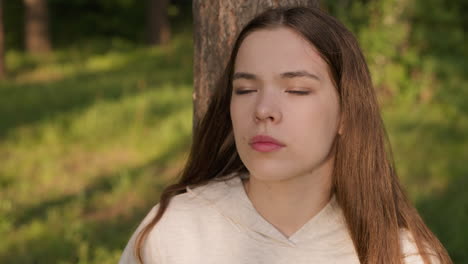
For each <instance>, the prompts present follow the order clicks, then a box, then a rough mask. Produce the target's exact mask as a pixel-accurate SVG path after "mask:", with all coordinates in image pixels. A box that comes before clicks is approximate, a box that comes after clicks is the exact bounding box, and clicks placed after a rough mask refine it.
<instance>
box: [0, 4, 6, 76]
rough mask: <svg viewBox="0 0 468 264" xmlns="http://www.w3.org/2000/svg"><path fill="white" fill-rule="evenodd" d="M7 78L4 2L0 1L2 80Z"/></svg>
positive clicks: (0, 73)
mask: <svg viewBox="0 0 468 264" xmlns="http://www.w3.org/2000/svg"><path fill="white" fill-rule="evenodd" d="M4 78H5V32H4V31H3V0H0V80H2V79H4Z"/></svg>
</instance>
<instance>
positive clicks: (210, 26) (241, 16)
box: [192, 0, 319, 129]
mask: <svg viewBox="0 0 468 264" xmlns="http://www.w3.org/2000/svg"><path fill="white" fill-rule="evenodd" d="M292 5H294V6H298V5H300V6H311V7H317V6H318V5H319V1H318V0H257V1H251V0H232V1H219V0H194V1H193V5H192V11H193V20H194V33H193V39H194V60H193V61H194V68H193V73H194V92H193V105H194V116H193V122H194V126H195V125H196V124H197V122H198V120H200V119H201V118H202V117H203V115H204V114H205V112H206V109H207V107H208V103H209V99H210V97H211V95H212V93H213V91H214V89H215V83H216V81H217V80H218V78H219V77H220V75H221V72H222V70H223V69H224V67H225V65H226V63H227V60H228V56H229V52H230V50H231V47H232V45H233V42H234V39H235V37H236V36H237V34H238V33H239V31H240V30H241V29H242V27H243V26H244V25H245V24H246V23H247V22H248V21H249V20H250V19H252V18H253V17H254V16H255V15H257V14H259V13H261V12H263V11H265V10H266V9H267V8H270V7H279V6H292ZM194 129H196V128H195V127H194Z"/></svg>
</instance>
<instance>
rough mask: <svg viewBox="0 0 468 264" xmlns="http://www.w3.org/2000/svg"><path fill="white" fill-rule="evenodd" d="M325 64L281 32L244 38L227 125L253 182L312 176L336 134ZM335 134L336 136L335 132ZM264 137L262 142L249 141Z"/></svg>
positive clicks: (299, 41)
mask: <svg viewBox="0 0 468 264" xmlns="http://www.w3.org/2000/svg"><path fill="white" fill-rule="evenodd" d="M327 67H328V66H327V64H326V63H325V61H324V60H323V59H322V58H321V57H320V56H319V54H318V53H317V51H316V50H315V48H314V47H313V46H312V45H310V44H309V43H308V42H307V41H306V40H304V39H302V38H301V36H300V35H299V34H298V33H295V32H294V31H292V30H290V29H288V28H285V27H282V28H277V29H268V30H266V29H265V30H259V31H255V32H253V33H250V34H249V35H248V36H247V37H246V38H245V39H244V41H243V42H242V44H241V46H240V48H239V52H238V54H237V57H236V60H235V67H234V75H233V83H232V86H233V90H232V97H231V98H232V99H231V105H230V109H231V120H232V125H233V130H234V138H235V143H236V147H237V150H238V153H239V156H240V158H241V160H242V162H243V163H244V165H245V166H246V167H247V169H248V170H249V172H250V174H251V175H252V176H253V177H256V178H258V179H262V180H266V181H269V180H286V179H289V178H292V177H297V176H302V175H305V174H308V173H312V172H314V171H317V169H319V168H321V167H322V165H323V164H325V162H326V161H327V160H326V158H327V157H328V154H329V152H330V149H331V146H332V143H333V139H334V138H335V135H336V134H337V133H338V129H339V123H340V121H339V118H340V109H339V102H338V101H339V99H338V94H337V92H336V89H335V87H334V85H333V83H332V80H331V78H330V76H329V74H328V68H327ZM340 133H341V131H340ZM257 135H265V136H270V137H272V138H274V139H276V140H277V141H279V145H278V144H272V143H271V142H270V143H269V142H268V141H269V140H268V139H266V140H265V139H262V138H257V143H253V142H255V140H253V137H255V136H257Z"/></svg>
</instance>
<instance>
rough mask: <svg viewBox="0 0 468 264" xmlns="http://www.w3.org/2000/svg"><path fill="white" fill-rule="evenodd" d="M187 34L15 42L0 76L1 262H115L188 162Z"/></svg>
mask: <svg viewBox="0 0 468 264" xmlns="http://www.w3.org/2000/svg"><path fill="white" fill-rule="evenodd" d="M191 52H192V51H191V40H190V37H189V36H185V35H183V36H176V38H175V39H174V41H173V42H172V44H171V45H169V46H166V47H155V48H141V47H135V49H133V50H126V51H118V50H117V51H113V50H109V52H106V53H105V54H92V53H91V54H89V55H86V54H81V55H79V56H77V55H76V54H75V56H70V57H69V58H68V59H67V58H66V57H67V56H66V55H67V53H70V54H72V55H73V52H72V51H66V52H64V51H57V52H55V53H54V54H52V55H51V56H50V57H48V58H44V59H43V60H41V59H40V58H28V57H27V56H26V55H21V54H16V53H13V54H9V56H8V61H9V62H10V65H12V66H11V67H10V69H12V72H13V74H12V75H11V76H10V79H9V80H7V81H5V82H2V83H1V84H0V95H1V96H0V105H1V106H0V112H1V115H2V118H3V117H5V118H3V119H2V121H1V124H0V127H1V133H0V134H1V135H0V156H1V159H2V166H1V167H0V190H1V191H0V237H2V240H1V242H0V262H2V263H12V262H14V263H36V262H39V263H115V262H116V261H117V260H118V257H119V256H120V253H121V250H122V247H123V246H124V245H125V243H126V241H127V240H128V237H129V235H130V232H132V231H133V229H134V228H135V225H136V224H138V223H139V221H140V220H141V219H142V217H143V215H144V214H146V213H147V210H149V208H150V207H151V206H152V205H154V204H155V203H156V202H157V200H158V192H159V191H160V189H161V188H162V186H164V185H166V184H167V183H168V181H170V180H172V179H173V178H174V177H175V176H176V174H177V172H178V170H179V169H180V168H181V165H182V162H183V161H184V159H185V155H186V151H187V148H188V146H189V144H190V138H191V128H192V102H191V94H192V87H191V83H192V77H191V76H192V72H191V71H192V62H191V58H192V55H191Z"/></svg>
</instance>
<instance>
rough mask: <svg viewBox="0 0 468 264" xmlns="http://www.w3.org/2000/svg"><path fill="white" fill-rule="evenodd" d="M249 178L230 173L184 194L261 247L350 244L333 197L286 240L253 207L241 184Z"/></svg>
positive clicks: (245, 175) (317, 246)
mask: <svg viewBox="0 0 468 264" xmlns="http://www.w3.org/2000/svg"><path fill="white" fill-rule="evenodd" d="M248 177H249V175H248V173H245V174H237V173H232V174H229V175H226V176H225V177H222V178H220V179H217V180H212V181H211V182H210V183H208V184H206V185H203V186H198V187H196V188H189V187H187V192H188V193H189V194H191V195H193V196H195V197H198V198H199V199H201V201H203V202H205V203H206V204H208V205H209V206H212V207H213V208H215V210H217V211H218V212H219V213H220V214H221V215H222V216H224V217H225V218H226V219H227V220H228V221H230V222H232V223H233V224H234V225H235V226H237V227H238V228H239V229H240V231H242V232H247V234H248V235H249V236H250V237H251V238H253V239H257V240H261V241H262V242H264V243H273V244H276V245H281V246H286V247H307V248H310V247H313V248H315V249H317V248H321V245H324V244H326V245H327V247H326V248H330V246H332V247H331V248H333V245H336V247H341V245H343V243H344V242H346V241H348V242H349V239H350V238H349V236H348V235H347V234H348V232H347V228H346V223H345V221H344V217H343V214H342V211H341V208H340V207H339V205H338V203H337V202H336V198H335V195H333V196H332V198H331V199H330V201H329V202H328V203H327V205H326V206H325V207H324V208H322V209H321V210H320V211H319V212H318V213H317V214H316V215H315V216H314V217H312V218H311V219H309V220H308V221H307V222H306V223H305V224H304V225H303V226H302V227H301V228H300V229H299V230H297V231H296V232H295V233H294V234H292V235H291V236H289V237H286V236H285V235H284V234H282V233H281V232H280V231H279V230H278V229H277V228H276V227H275V226H273V225H272V224H271V223H269V222H268V221H267V220H266V219H265V218H263V217H262V216H261V215H260V214H259V213H258V211H257V210H256V209H255V207H254V206H253V204H252V202H251V201H250V198H249V197H248V196H247V193H246V192H245V188H244V186H243V184H242V179H246V178H248ZM336 247H335V249H336Z"/></svg>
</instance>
